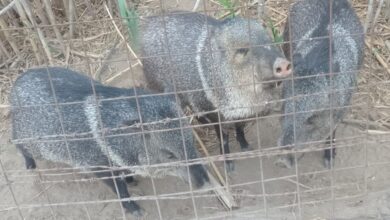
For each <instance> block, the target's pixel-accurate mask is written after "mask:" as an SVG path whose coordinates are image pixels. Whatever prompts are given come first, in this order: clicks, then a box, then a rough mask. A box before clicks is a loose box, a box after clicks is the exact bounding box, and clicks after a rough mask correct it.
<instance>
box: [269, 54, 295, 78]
mask: <svg viewBox="0 0 390 220" xmlns="http://www.w3.org/2000/svg"><path fill="white" fill-rule="evenodd" d="M273 71H274V75H275V77H277V78H285V77H288V76H290V75H291V73H292V71H291V63H290V61H288V60H287V59H285V58H280V57H278V58H276V60H275V63H274V66H273Z"/></svg>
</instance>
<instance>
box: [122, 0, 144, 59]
mask: <svg viewBox="0 0 390 220" xmlns="http://www.w3.org/2000/svg"><path fill="white" fill-rule="evenodd" d="M118 6H119V13H120V15H121V17H122V18H123V22H124V23H125V24H126V25H127V28H128V31H129V37H130V45H131V47H132V48H133V49H134V50H135V51H137V50H138V45H139V41H138V40H139V39H138V37H139V36H138V34H139V16H138V13H137V11H136V10H135V9H134V8H130V9H128V8H127V4H126V0H118Z"/></svg>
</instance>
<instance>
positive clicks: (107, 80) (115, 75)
mask: <svg viewBox="0 0 390 220" xmlns="http://www.w3.org/2000/svg"><path fill="white" fill-rule="evenodd" d="M138 65H139V63H136V64H133V65H131V67H127V68H126V69H123V70H121V71H120V72H119V73H117V74H114V75H113V76H112V77H110V78H108V79H106V80H104V83H111V82H112V81H113V80H114V79H116V78H117V77H119V76H121V75H122V74H123V73H125V72H127V71H129V70H130V69H131V68H134V67H136V66H138Z"/></svg>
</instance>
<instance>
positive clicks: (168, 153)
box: [161, 149, 177, 160]
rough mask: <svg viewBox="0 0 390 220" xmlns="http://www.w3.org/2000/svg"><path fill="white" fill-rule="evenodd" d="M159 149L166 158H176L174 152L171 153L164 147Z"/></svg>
mask: <svg viewBox="0 0 390 220" xmlns="http://www.w3.org/2000/svg"><path fill="white" fill-rule="evenodd" d="M161 151H162V152H163V153H164V154H165V157H166V158H168V159H170V160H173V159H177V157H176V156H175V154H173V153H172V152H171V151H168V150H165V149H162V150H161Z"/></svg>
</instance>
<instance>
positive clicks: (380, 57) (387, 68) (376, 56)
mask: <svg viewBox="0 0 390 220" xmlns="http://www.w3.org/2000/svg"><path fill="white" fill-rule="evenodd" d="M364 42H365V44H366V46H367V47H368V48H369V49H371V51H372V53H373V54H374V55H375V58H376V59H377V60H378V62H379V63H380V64H381V65H382V66H383V67H384V68H385V69H386V71H387V72H388V73H389V74H390V68H389V65H388V64H387V62H386V61H385V60H384V59H383V58H382V56H381V55H380V54H379V53H378V52H376V51H375V50H373V49H372V47H371V45H370V43H369V42H368V40H367V39H366V40H365V41H364Z"/></svg>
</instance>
